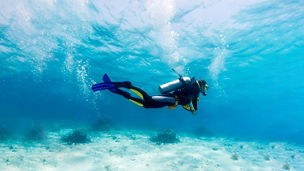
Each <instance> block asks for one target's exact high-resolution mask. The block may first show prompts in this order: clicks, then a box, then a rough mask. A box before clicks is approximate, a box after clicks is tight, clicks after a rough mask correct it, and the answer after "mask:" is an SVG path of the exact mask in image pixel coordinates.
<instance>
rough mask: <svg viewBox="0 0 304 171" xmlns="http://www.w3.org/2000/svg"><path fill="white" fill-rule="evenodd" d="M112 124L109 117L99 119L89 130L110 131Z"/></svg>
mask: <svg viewBox="0 0 304 171" xmlns="http://www.w3.org/2000/svg"><path fill="white" fill-rule="evenodd" d="M113 125H114V124H113V122H112V121H111V120H109V119H99V120H97V121H96V122H95V123H93V124H92V128H91V130H92V131H96V132H101V131H110V130H111V129H112V127H113Z"/></svg>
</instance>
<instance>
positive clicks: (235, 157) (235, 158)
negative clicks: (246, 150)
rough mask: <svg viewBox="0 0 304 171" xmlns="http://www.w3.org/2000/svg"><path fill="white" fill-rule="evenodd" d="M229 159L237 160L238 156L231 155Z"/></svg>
mask: <svg viewBox="0 0 304 171" xmlns="http://www.w3.org/2000/svg"><path fill="white" fill-rule="evenodd" d="M231 159H232V160H239V155H237V154H233V155H232V156H231Z"/></svg>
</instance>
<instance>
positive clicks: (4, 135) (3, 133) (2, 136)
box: [0, 127, 11, 141]
mask: <svg viewBox="0 0 304 171" xmlns="http://www.w3.org/2000/svg"><path fill="white" fill-rule="evenodd" d="M10 136H11V133H10V131H9V130H8V129H7V128H4V127H1V128H0V141H5V140H7V139H9V137H10Z"/></svg>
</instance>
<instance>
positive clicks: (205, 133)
mask: <svg viewBox="0 0 304 171" xmlns="http://www.w3.org/2000/svg"><path fill="white" fill-rule="evenodd" d="M194 135H196V136H198V137H212V136H213V133H212V132H211V131H210V130H209V129H208V128H207V127H205V126H201V127H198V128H196V129H195V130H194Z"/></svg>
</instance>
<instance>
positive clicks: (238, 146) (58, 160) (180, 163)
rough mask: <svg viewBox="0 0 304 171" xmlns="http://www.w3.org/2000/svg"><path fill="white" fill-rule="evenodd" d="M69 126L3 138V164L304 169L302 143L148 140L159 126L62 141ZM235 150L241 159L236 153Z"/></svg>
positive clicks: (8, 167)
mask: <svg viewBox="0 0 304 171" xmlns="http://www.w3.org/2000/svg"><path fill="white" fill-rule="evenodd" d="M67 132H70V130H62V131H61V132H50V133H49V139H48V142H47V143H46V144H36V145H34V146H33V144H32V146H28V145H26V144H22V143H20V142H19V143H16V144H0V152H1V154H2V155H1V156H0V161H1V163H0V170H73V171H77V170H79V171H82V170H130V169H131V170H259V171H264V170H265V171H268V170H269V171H270V170H282V167H283V166H284V165H285V164H288V165H289V166H290V168H291V170H299V171H300V170H303V169H304V164H303V163H304V162H303V161H304V149H303V147H301V146H295V145H291V144H288V143H280V142H273V143H267V144H265V143H264V144H263V143H258V142H253V141H252V142H244V141H234V140H231V139H225V138H201V139H198V138H193V137H188V136H185V135H182V136H180V137H179V138H180V140H181V142H180V143H176V144H167V145H156V144H154V143H152V142H150V141H149V138H150V136H149V135H153V134H155V132H145V131H135V130H121V131H113V132H109V133H100V134H97V135H95V136H94V137H93V136H92V142H91V143H88V144H80V145H72V146H68V145H64V144H62V143H61V142H60V136H61V135H64V134H66V133H67ZM113 137H116V138H113ZM10 146H11V147H12V149H10V148H9V147H10ZM234 154H235V155H236V156H237V157H238V160H233V159H232V155H234ZM266 155H268V156H269V160H266V159H265V156H266Z"/></svg>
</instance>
